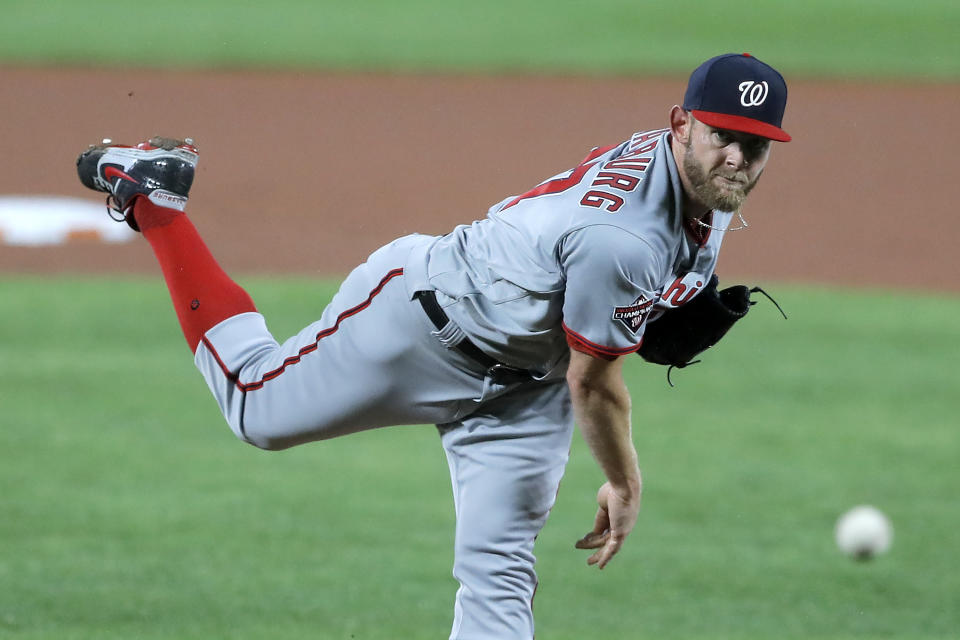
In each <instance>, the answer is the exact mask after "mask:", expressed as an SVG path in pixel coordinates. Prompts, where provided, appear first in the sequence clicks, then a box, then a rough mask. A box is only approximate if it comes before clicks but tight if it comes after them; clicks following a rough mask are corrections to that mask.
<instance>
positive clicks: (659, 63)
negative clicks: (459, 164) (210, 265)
mask: <svg viewBox="0 0 960 640" xmlns="http://www.w3.org/2000/svg"><path fill="white" fill-rule="evenodd" d="M2 15H3V20H2V21H0V60H6V61H9V62H15V63H24V62H27V63H53V64H88V63H90V62H94V63H97V64H107V65H112V66H127V65H138V66H142V65H147V66H165V65H170V64H175V65H187V66H227V67H236V66H241V67H250V66H255V67H267V68H272V67H322V68H333V69H374V70H382V69H389V70H402V71H410V70H427V71H453V72H459V71H464V70H468V71H480V72H517V71H520V72H527V73H531V72H532V73H542V72H550V73H566V74H569V73H602V74H638V73H651V72H652V73H663V72H667V73H681V74H687V73H689V72H690V69H692V68H693V67H694V66H695V65H696V64H698V63H699V62H700V61H702V60H703V59H705V58H707V57H709V56H712V55H715V54H717V53H721V52H726V51H750V52H752V53H754V54H756V55H757V56H759V57H760V58H763V59H766V60H769V61H770V62H771V63H774V64H775V65H776V66H777V67H778V68H781V69H783V70H784V71H786V72H790V73H791V74H793V75H794V77H796V76H797V75H799V74H805V75H808V76H811V75H813V76H849V75H856V76H867V77H888V76H894V77H900V78H904V77H911V78H916V77H922V78H929V79H952V80H956V79H957V78H960V50H958V48H957V34H958V33H960V3H957V2H955V0H920V1H918V2H901V1H898V0H803V1H802V2H798V1H794V0H709V1H707V0H689V1H688V2H684V3H682V4H681V5H677V4H675V3H671V2H661V1H655V0H594V1H593V2H585V1H583V0H554V1H553V2H549V3H546V2H543V1H542V0H489V1H487V2H473V3H470V2H438V1H436V0H404V1H403V2H394V1H391V0H364V1H363V2H352V3H351V2H332V1H330V0H320V1H317V2H310V1H307V0H274V1H273V2H269V3H264V2H251V1H249V0H244V1H240V2H237V1H227V0H209V1H204V2H194V1H193V0H167V1H166V2H164V3H163V5H162V6H161V5H157V4H151V3H127V4H124V5H122V10H118V6H117V4H116V3H115V2H111V1H108V0H79V1H73V0H51V1H48V2H44V3H42V5H41V6H40V7H38V4H37V3H36V2H32V1H31V0H6V1H5V2H4V3H3V9H2Z"/></svg>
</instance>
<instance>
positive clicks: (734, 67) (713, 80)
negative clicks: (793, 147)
mask: <svg viewBox="0 0 960 640" xmlns="http://www.w3.org/2000/svg"><path fill="white" fill-rule="evenodd" d="M786 106H787V83H786V81H784V79H783V76H782V75H780V72H779V71H777V70H776V69H774V68H773V67H771V66H770V65H768V64H766V63H765V62H760V60H758V59H756V58H754V57H753V56H751V55H750V54H749V53H727V54H724V55H722V56H716V57H714V58H710V59H709V60H707V61H706V62H704V63H703V64H701V65H700V66H699V67H697V68H696V69H694V71H693V73H692V74H690V82H689V83H687V93H686V95H685V96H684V97H683V108H684V109H686V110H687V111H690V112H692V113H693V115H694V117H695V118H696V119H697V120H699V121H700V122H704V123H706V124H708V125H710V126H711V127H716V128H718V129H730V130H732V131H742V132H744V133H752V134H754V135H758V136H761V137H764V138H769V139H770V140H777V141H779V142H789V141H790V139H791V138H790V134H789V133H787V132H786V131H784V130H783V129H781V128H780V125H781V124H782V123H783V111H784V109H785V108H786Z"/></svg>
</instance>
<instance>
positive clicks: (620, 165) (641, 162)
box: [603, 155, 650, 173]
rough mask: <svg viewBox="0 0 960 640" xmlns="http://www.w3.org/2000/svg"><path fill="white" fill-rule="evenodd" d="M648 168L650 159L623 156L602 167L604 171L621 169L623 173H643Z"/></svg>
mask: <svg viewBox="0 0 960 640" xmlns="http://www.w3.org/2000/svg"><path fill="white" fill-rule="evenodd" d="M648 166H650V158H635V157H633V156H632V155H629V156H623V157H622V158H618V159H616V160H611V161H610V162H608V163H606V164H605V165H603V168H604V169H621V170H624V171H639V172H641V173H643V172H644V171H646V170H647V167H648Z"/></svg>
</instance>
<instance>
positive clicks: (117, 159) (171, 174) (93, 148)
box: [77, 138, 199, 231]
mask: <svg viewBox="0 0 960 640" xmlns="http://www.w3.org/2000/svg"><path fill="white" fill-rule="evenodd" d="M198 159H199V155H198V151H197V148H196V147H195V146H194V143H193V140H191V139H190V138H187V139H186V140H173V139H170V138H150V140H148V141H147V142H141V143H140V144H138V145H136V146H129V145H122V144H114V143H113V142H112V141H111V140H104V141H103V142H102V143H101V144H99V145H90V148H89V149H87V150H86V151H84V152H83V153H81V154H80V157H78V158H77V175H78V176H79V177H80V182H82V183H83V186H85V187H87V188H88V189H93V190H94V191H102V192H104V193H106V194H107V211H108V213H109V214H110V217H111V218H113V219H114V220H117V221H118V222H119V221H121V220H122V221H126V223H127V224H128V225H130V227H131V228H132V229H134V230H135V231H139V230H140V229H139V227H138V226H137V222H136V220H134V218H133V202H134V200H135V199H136V198H137V197H138V196H145V197H146V198H148V199H149V200H150V201H151V202H152V203H154V204H155V205H157V206H160V207H167V208H168V209H174V210H176V211H183V209H184V207H185V206H186V204H187V196H188V194H189V193H190V186H191V185H192V184H193V174H194V171H195V170H196V167H197V160H198ZM115 214H119V216H118V215H115Z"/></svg>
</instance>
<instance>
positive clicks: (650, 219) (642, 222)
mask: <svg viewBox="0 0 960 640" xmlns="http://www.w3.org/2000/svg"><path fill="white" fill-rule="evenodd" d="M667 137H668V132H667V131H666V130H657V131H649V132H641V133H637V134H635V135H634V136H633V137H632V138H631V139H630V140H628V141H626V142H624V143H623V144H620V145H618V146H616V147H614V148H610V149H595V150H594V151H593V152H591V154H590V155H588V156H587V158H586V159H585V160H584V161H583V162H582V163H581V164H580V165H579V166H577V167H576V168H574V169H571V170H570V171H567V172H565V173H563V174H560V175H558V176H555V177H553V178H551V179H550V180H547V181H546V182H543V183H542V184H540V185H539V186H538V187H536V188H535V189H533V190H531V191H529V192H527V193H526V194H524V195H521V196H515V197H511V198H508V199H506V200H504V201H503V202H501V203H499V204H497V205H495V206H494V207H492V208H491V209H490V211H489V214H488V217H487V218H486V219H485V220H481V221H478V222H474V223H473V224H472V225H464V226H460V227H458V228H457V229H455V230H454V231H453V232H452V233H451V234H449V235H447V236H444V237H442V238H439V239H437V241H436V242H434V243H432V244H431V245H429V246H428V247H424V248H422V249H420V250H418V251H417V252H415V253H414V255H413V256H412V258H411V262H410V263H409V264H408V266H407V270H406V272H407V275H408V277H409V278H411V279H412V281H413V287H414V288H423V289H435V290H436V291H437V294H438V298H439V299H440V301H441V304H442V305H443V306H444V307H445V311H446V313H447V315H449V316H450V318H451V319H452V320H453V321H454V322H455V323H456V324H457V325H458V326H459V327H460V328H461V329H462V330H463V331H464V332H465V333H466V334H467V335H468V336H470V337H471V339H473V340H474V341H475V342H477V343H478V344H480V345H481V346H482V347H483V349H484V350H485V351H487V352H488V353H490V354H491V355H495V356H496V357H498V358H500V359H501V360H503V361H504V362H506V363H507V364H512V365H516V366H520V367H522V368H527V369H533V370H535V371H540V372H542V373H544V374H546V373H549V372H553V373H562V370H563V369H564V368H565V361H566V360H565V358H566V355H567V353H568V351H567V344H568V343H569V344H570V345H571V346H574V347H575V348H579V349H580V350H583V351H587V352H589V353H592V354H594V355H597V356H599V357H615V356H619V355H624V354H627V353H630V352H632V351H636V350H637V349H638V348H639V346H640V340H641V337H642V334H643V327H644V324H645V322H646V320H647V319H648V318H651V317H655V316H656V315H657V314H658V313H659V312H660V311H662V310H663V309H665V308H669V307H674V306H677V305H679V304H682V303H684V302H686V301H688V300H689V299H690V298H692V297H693V296H694V295H696V293H697V292H698V291H699V290H700V289H701V288H702V287H703V286H704V284H706V283H707V282H709V280H710V275H711V274H712V273H713V270H714V266H715V265H716V260H717V254H718V251H719V249H720V243H721V241H722V239H723V233H724V229H726V227H727V225H728V224H729V221H730V217H731V214H729V213H722V212H715V213H713V214H712V220H711V221H709V222H708V223H706V224H708V225H709V226H701V225H699V224H697V223H693V225H692V226H691V223H689V222H685V221H684V218H683V216H682V215H681V206H682V186H681V184H680V178H679V176H678V174H677V168H676V164H675V163H674V160H673V155H672V153H671V151H670V144H669V141H668V139H667Z"/></svg>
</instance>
